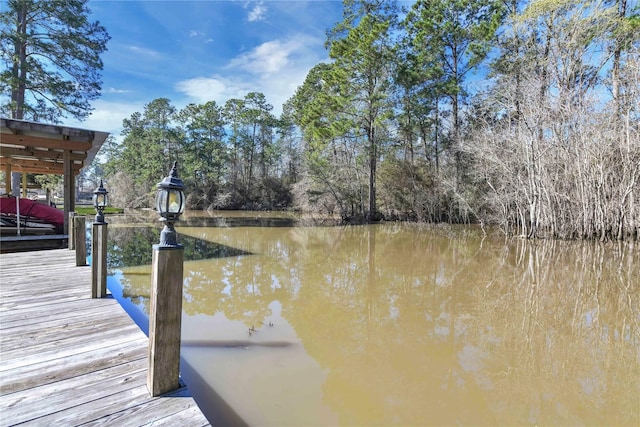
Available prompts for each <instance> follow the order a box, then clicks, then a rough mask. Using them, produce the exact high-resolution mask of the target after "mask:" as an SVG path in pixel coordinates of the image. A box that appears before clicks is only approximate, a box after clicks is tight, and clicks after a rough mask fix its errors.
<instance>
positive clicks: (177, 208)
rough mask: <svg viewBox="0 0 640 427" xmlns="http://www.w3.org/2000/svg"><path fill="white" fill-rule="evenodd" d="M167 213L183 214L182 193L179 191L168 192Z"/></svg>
mask: <svg viewBox="0 0 640 427" xmlns="http://www.w3.org/2000/svg"><path fill="white" fill-rule="evenodd" d="M167 207H168V212H169V213H175V214H181V213H183V212H184V193H183V192H182V191H181V190H173V189H172V190H169V203H168V205H167Z"/></svg>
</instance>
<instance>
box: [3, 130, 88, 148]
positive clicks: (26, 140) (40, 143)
mask: <svg viewBox="0 0 640 427" xmlns="http://www.w3.org/2000/svg"><path fill="white" fill-rule="evenodd" d="M0 140H1V141H2V144H11V145H21V146H23V147H40V148H58V149H64V150H74V151H89V150H90V149H91V143H90V142H81V141H65V140H62V139H52V138H43V137H39V136H31V135H14V134H10V133H3V134H2V136H0Z"/></svg>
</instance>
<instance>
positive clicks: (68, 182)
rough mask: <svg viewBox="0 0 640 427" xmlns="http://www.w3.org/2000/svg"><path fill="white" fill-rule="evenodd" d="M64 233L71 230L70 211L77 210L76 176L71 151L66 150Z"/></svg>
mask: <svg viewBox="0 0 640 427" xmlns="http://www.w3.org/2000/svg"><path fill="white" fill-rule="evenodd" d="M63 175H64V178H63V187H64V220H65V224H64V234H67V233H68V231H69V212H73V211H75V210H76V203H75V202H76V192H75V177H74V174H73V164H72V161H71V151H69V150H64V173H63Z"/></svg>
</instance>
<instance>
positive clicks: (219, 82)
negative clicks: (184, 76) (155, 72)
mask: <svg viewBox="0 0 640 427" xmlns="http://www.w3.org/2000/svg"><path fill="white" fill-rule="evenodd" d="M176 90H177V91H178V92H182V93H184V94H186V95H187V96H188V97H189V98H191V99H193V101H194V102H197V103H200V104H204V103H205V102H208V101H216V103H218V105H224V103H225V102H226V101H227V100H228V99H230V98H243V97H244V95H245V94H246V93H247V92H248V91H249V89H248V86H247V85H246V84H245V83H244V82H243V81H242V80H236V79H234V78H232V77H223V76H220V75H214V76H211V77H196V78H193V79H188V80H183V81H180V82H178V83H176Z"/></svg>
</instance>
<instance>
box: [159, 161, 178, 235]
mask: <svg viewBox="0 0 640 427" xmlns="http://www.w3.org/2000/svg"><path fill="white" fill-rule="evenodd" d="M177 167H178V162H173V167H172V168H171V172H170V173H169V176H167V177H165V178H164V179H163V180H162V181H161V182H159V183H158V193H157V194H156V210H157V211H158V213H159V214H160V216H161V217H162V218H160V221H164V223H165V225H164V229H163V230H162V232H161V233H160V246H179V245H178V240H177V233H176V230H175V229H174V228H173V223H174V222H175V221H177V220H178V218H179V217H180V215H181V214H182V213H183V212H184V205H185V197H184V184H183V183H182V180H181V179H180V178H178V171H177Z"/></svg>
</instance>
